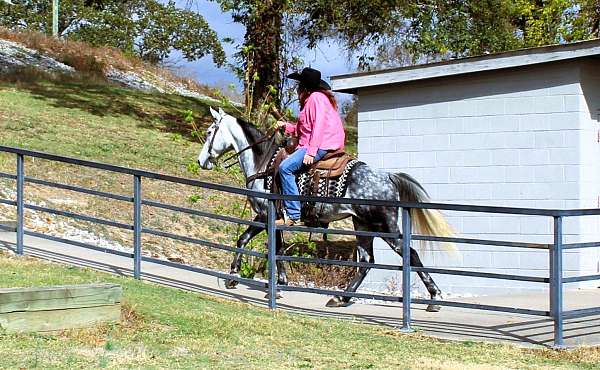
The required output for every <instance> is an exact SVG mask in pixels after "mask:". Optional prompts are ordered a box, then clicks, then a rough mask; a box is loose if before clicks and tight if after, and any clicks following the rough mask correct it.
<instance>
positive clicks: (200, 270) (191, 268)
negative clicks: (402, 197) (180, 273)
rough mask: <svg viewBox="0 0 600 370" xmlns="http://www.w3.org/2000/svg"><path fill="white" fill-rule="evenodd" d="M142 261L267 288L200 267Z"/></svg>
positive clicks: (161, 261)
mask: <svg viewBox="0 0 600 370" xmlns="http://www.w3.org/2000/svg"><path fill="white" fill-rule="evenodd" d="M142 261H144V262H151V263H156V264H158V265H164V266H169V267H174V268H177V269H181V270H187V271H192V272H198V273H201V274H205V275H210V276H214V277H217V278H221V279H226V280H234V281H237V282H239V283H240V284H244V285H248V286H253V287H260V288H266V287H267V286H268V284H267V283H266V282H262V281H257V280H253V279H247V278H243V277H239V276H235V275H230V274H225V273H222V272H218V271H213V270H209V269H205V268H201V267H196V266H189V265H182V264H180V263H176V262H171V261H165V260H161V259H158V258H152V257H145V256H142Z"/></svg>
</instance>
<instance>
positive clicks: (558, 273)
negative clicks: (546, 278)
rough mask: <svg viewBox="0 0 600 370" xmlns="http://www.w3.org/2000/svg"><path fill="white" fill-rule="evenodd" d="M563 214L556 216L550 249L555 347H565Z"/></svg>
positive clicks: (551, 313) (551, 304)
mask: <svg viewBox="0 0 600 370" xmlns="http://www.w3.org/2000/svg"><path fill="white" fill-rule="evenodd" d="M562 221H563V218H562V216H554V243H553V245H552V248H551V250H550V315H551V316H552V318H553V320H554V347H555V348H562V347H563V344H564V343H563V284H562V278H563V276H562V243H563V229H562Z"/></svg>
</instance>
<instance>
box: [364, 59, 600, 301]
mask: <svg viewBox="0 0 600 370" xmlns="http://www.w3.org/2000/svg"><path fill="white" fill-rule="evenodd" d="M599 71H600V60H598V59H577V60H573V61H566V62H565V61H563V62H555V63H545V64H539V65H534V66H527V67H521V68H514V69H505V70H498V71H491V72H481V73H474V74H467V75H462V76H455V77H443V78H435V79H429V80H424V81H416V82H409V83H404V84H399V85H388V86H383V87H375V88H364V89H361V90H360V91H359V94H358V96H359V114H358V121H359V123H358V136H359V139H358V152H359V158H360V159H361V160H363V161H365V162H367V163H368V164H369V165H371V166H374V167H376V168H380V169H382V170H386V171H393V172H406V173H408V174H410V175H412V176H413V177H415V178H416V179H417V180H418V181H419V182H420V183H421V184H423V185H424V187H425V189H426V190H427V191H428V192H429V194H430V196H431V199H432V201H434V202H444V203H461V204H478V205H500V206H514V207H534V208H560V209H562V208H598V207H600V204H599V202H600V163H599V161H600V143H599V142H598V141H599V140H600V137H599V136H598V135H599V133H598V132H599V131H598V130H599V129H600V123H599V115H600V72H599ZM445 214H446V215H447V216H448V218H449V220H450V222H451V224H452V225H453V226H454V227H455V229H456V230H457V232H458V233H459V234H460V235H461V236H465V237H474V238H484V239H497V240H508V241H524V242H539V243H551V242H552V240H553V236H552V219H551V218H544V217H534V216H516V215H515V216H512V215H503V216H500V215H492V214H476V213H458V212H445ZM564 232H565V242H567V243H568V242H580V241H600V221H599V218H598V217H590V216H587V217H580V218H569V219H566V220H565V222H564ZM375 249H376V251H375V258H376V261H378V262H380V263H398V264H399V263H400V258H399V257H398V256H397V255H395V253H394V252H392V251H391V249H390V248H389V247H388V246H387V245H386V244H385V243H383V242H382V241H381V240H376V242H375ZM458 249H459V253H458V254H455V255H451V254H448V253H446V252H443V251H440V250H439V249H438V247H437V246H430V247H429V248H427V249H426V250H425V251H422V252H421V256H422V259H423V262H424V264H425V265H426V266H435V267H449V268H461V269H466V270H476V271H487V272H497V273H509V274H519V275H531V276H547V274H548V253H547V252H546V251H539V250H524V249H516V248H504V247H495V246H480V245H458ZM563 264H564V269H565V276H572V275H576V274H584V275H585V274H597V273H599V272H600V254H599V252H598V248H594V249H590V250H570V251H566V252H565V255H564V262H563ZM433 277H434V279H435V280H436V282H437V283H438V285H440V288H441V289H442V290H443V291H444V292H447V293H455V294H501V293H507V292H513V293H514V292H517V291H521V292H522V291H527V290H528V289H534V290H539V289H544V288H546V285H544V284H536V283H525V282H516V281H503V280H491V279H480V278H470V277H455V276H448V275H433ZM400 281H401V277H400V276H399V274H395V273H390V272H388V271H382V270H374V271H371V272H370V273H369V275H368V276H367V278H366V280H365V282H364V283H363V285H362V288H366V289H369V290H382V289H384V290H385V289H390V288H391V289H395V288H397V287H398V286H400ZM414 282H415V283H414V284H413V286H414V287H415V289H417V288H418V289H419V290H421V291H424V290H423V289H422V284H421V282H420V280H418V278H417V277H416V276H414ZM594 284H595V285H597V282H591V283H579V285H575V284H569V285H568V286H567V288H570V287H590V286H595V285H594Z"/></svg>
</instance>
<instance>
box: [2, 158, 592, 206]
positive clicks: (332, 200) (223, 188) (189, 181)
mask: <svg viewBox="0 0 600 370" xmlns="http://www.w3.org/2000/svg"><path fill="white" fill-rule="evenodd" d="M0 152H7V153H14V154H20V155H23V156H28V157H35V158H41V159H47V160H52V161H57V162H62V163H67V164H74V165H80V166H85V167H90V168H96V169H100V170H106V171H111V172H116V173H123V174H129V175H136V176H140V177H145V178H149V179H155V180H163V181H167V182H173V183H179V184H183V185H191V186H197V187H201V188H205V189H211V190H217V191H222V192H227V193H231V194H239V195H245V196H251V197H257V198H263V199H270V200H300V201H304V202H320V203H332V204H356V205H372V206H382V207H404V208H417V209H437V210H446V211H462V212H482V213H501V214H517V215H531V216H583V215H600V209H572V210H556V209H535V208H520V207H496V206H474V205H462V204H445V203H415V202H400V201H387V200H376V199H349V198H329V197H328V198H322V197H308V196H295V195H280V194H271V193H266V192H262V191H254V190H248V189H242V188H238V187H234V186H227V185H219V184H213V183H208V182H204V181H198V180H192V179H187V178H181V177H176V176H170V175H164V174H159V173H155V172H150V171H145V170H139V169H132V168H127V167H121V166H115V165H110V164H105V163H100V162H94V161H88V160H81V159H76V158H70V157H64V156H58V155H52V154H47V153H43V152H38V151H33V150H26V149H19V148H13V147H8V146H0Z"/></svg>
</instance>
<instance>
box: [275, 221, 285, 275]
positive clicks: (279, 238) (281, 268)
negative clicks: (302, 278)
mask: <svg viewBox="0 0 600 370" xmlns="http://www.w3.org/2000/svg"><path fill="white" fill-rule="evenodd" d="M275 241H276V245H277V247H276V248H275V250H276V254H277V255H278V256H281V253H282V252H283V250H284V245H283V232H282V231H277V233H276V234H275ZM276 265H277V284H278V285H287V284H288V279H287V269H286V267H285V262H284V261H277V262H276Z"/></svg>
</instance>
